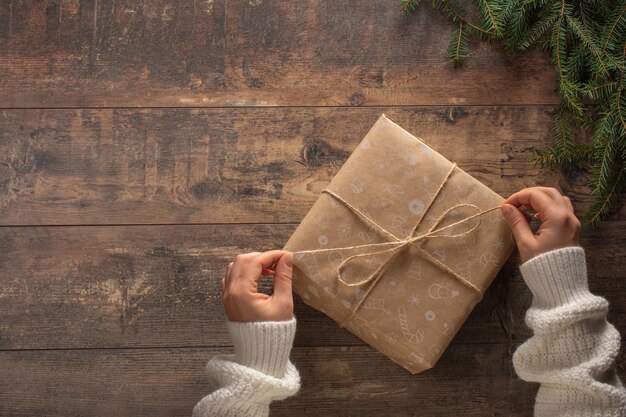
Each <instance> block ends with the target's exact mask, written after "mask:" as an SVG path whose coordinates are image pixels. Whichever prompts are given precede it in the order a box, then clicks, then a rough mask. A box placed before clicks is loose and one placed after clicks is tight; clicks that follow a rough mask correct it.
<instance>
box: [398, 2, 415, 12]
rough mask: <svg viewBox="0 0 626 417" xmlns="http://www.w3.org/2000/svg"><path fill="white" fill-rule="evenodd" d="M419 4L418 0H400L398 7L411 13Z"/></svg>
mask: <svg viewBox="0 0 626 417" xmlns="http://www.w3.org/2000/svg"><path fill="white" fill-rule="evenodd" d="M419 4H420V0H400V7H401V8H402V10H403V11H404V13H413V12H414V11H415V9H417V6H419Z"/></svg>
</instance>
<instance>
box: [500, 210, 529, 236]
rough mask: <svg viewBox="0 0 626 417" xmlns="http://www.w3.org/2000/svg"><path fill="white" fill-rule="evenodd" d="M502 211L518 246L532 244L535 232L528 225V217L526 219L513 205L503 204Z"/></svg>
mask: <svg viewBox="0 0 626 417" xmlns="http://www.w3.org/2000/svg"><path fill="white" fill-rule="evenodd" d="M500 211H501V212H502V216H504V219H505V220H506V222H507V223H508V225H509V227H510V228H511V231H512V232H513V236H515V241H516V242H517V244H518V246H519V244H520V242H530V241H531V240H532V239H534V235H533V232H532V230H531V229H530V225H529V224H528V221H527V220H526V217H524V215H523V214H522V212H521V211H519V209H518V208H517V207H515V206H513V205H511V204H502V207H500Z"/></svg>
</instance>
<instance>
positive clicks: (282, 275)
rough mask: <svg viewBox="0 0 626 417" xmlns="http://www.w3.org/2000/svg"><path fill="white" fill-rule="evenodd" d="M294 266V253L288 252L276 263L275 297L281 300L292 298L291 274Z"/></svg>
mask: <svg viewBox="0 0 626 417" xmlns="http://www.w3.org/2000/svg"><path fill="white" fill-rule="evenodd" d="M292 268H293V253H291V252H287V253H286V254H285V255H283V256H282V257H281V258H280V260H279V261H278V263H277V264H276V271H275V273H274V295H273V296H274V297H276V298H278V299H280V300H281V301H290V300H292V297H293V295H292V293H291V276H292V275H291V274H292Z"/></svg>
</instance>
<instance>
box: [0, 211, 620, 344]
mask: <svg viewBox="0 0 626 417" xmlns="http://www.w3.org/2000/svg"><path fill="white" fill-rule="evenodd" d="M295 227H296V225H295V224H293V225H253V224H246V225H205V226H196V225H187V226H183V225H177V226H133V227H121V226H119V227H118V226H106V227H28V228H14V227H3V228H0V349H69V348H121V347H189V346H228V345H229V344H230V340H229V338H228V334H227V331H226V327H225V322H224V315H223V309H222V305H221V298H220V288H219V280H220V279H221V278H222V276H223V273H224V268H225V266H226V265H227V263H228V262H230V261H231V260H232V259H233V258H234V256H235V255H236V254H238V253H242V252H251V251H256V250H259V251H262V250H270V249H277V248H281V247H282V245H283V244H284V243H285V242H286V241H287V239H288V238H289V236H290V235H291V233H292V232H293V230H295ZM625 236H626V222H624V221H620V222H617V221H614V222H611V223H609V224H606V225H605V226H603V227H602V228H601V229H599V230H598V231H596V232H594V233H589V234H587V235H585V240H584V242H583V243H584V245H585V246H586V247H587V250H588V254H589V269H590V271H591V275H590V276H591V278H590V282H591V288H592V289H593V290H594V291H595V292H597V293H598V294H600V295H605V296H606V297H607V298H608V300H609V301H610V302H611V312H610V317H609V318H610V320H611V321H612V322H614V323H615V325H616V326H617V328H618V329H620V330H621V331H622V333H623V334H624V333H625V332H626V303H625V302H624V300H626V284H625V283H624V280H623V279H621V278H623V277H624V276H623V261H622V257H621V254H622V249H623V248H624V246H625V245H626V238H625ZM518 263H519V259H518V257H517V255H515V256H513V257H511V259H509V262H508V263H507V264H506V265H505V267H504V268H503V269H502V271H501V272H500V274H499V276H498V277H497V278H496V280H495V283H494V284H493V286H492V287H491V288H490V289H489V291H488V292H487V294H486V296H485V299H484V300H483V301H482V302H481V303H480V304H479V305H478V307H477V308H476V309H475V310H474V312H473V313H472V315H471V316H470V318H469V319H468V321H467V322H466V323H465V324H464V325H463V327H462V328H461V330H460V331H459V333H458V334H457V336H456V338H455V339H454V341H453V343H466V344H467V343H474V344H482V343H503V342H517V341H522V340H523V339H525V338H527V337H528V336H530V332H529V330H528V329H527V328H526V326H525V325H524V322H523V317H524V312H525V310H526V309H527V308H528V307H529V305H530V293H529V291H528V290H527V288H526V286H525V284H524V283H523V281H522V278H521V276H520V274H519V271H518V268H517V264H518ZM262 288H263V290H264V291H268V290H269V288H270V284H269V283H264V284H263V285H262ZM295 314H296V316H297V317H298V321H299V325H298V333H297V336H296V341H295V344H296V345H297V346H340V345H363V344H364V342H362V341H361V340H360V339H358V338H356V337H355V336H353V335H351V334H350V333H349V332H348V331H347V330H345V329H341V328H339V326H338V325H337V324H336V323H335V322H334V321H332V320H331V319H329V318H327V317H326V316H324V315H323V314H322V313H320V312H317V311H315V310H313V309H311V308H310V307H308V306H306V305H304V304H302V303H301V302H300V300H297V303H296V312H295Z"/></svg>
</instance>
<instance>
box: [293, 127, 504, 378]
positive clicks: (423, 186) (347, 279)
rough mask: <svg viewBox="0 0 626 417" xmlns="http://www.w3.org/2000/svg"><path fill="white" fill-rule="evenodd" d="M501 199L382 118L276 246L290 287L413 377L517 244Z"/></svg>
mask: <svg viewBox="0 0 626 417" xmlns="http://www.w3.org/2000/svg"><path fill="white" fill-rule="evenodd" d="M503 201H504V200H503V198H502V197H500V196H499V195H498V194H496V193H495V192H493V191H492V190H490V189H489V188H488V187H486V186H485V185H483V184H482V183H480V182H479V181H478V180H476V179H475V178H473V177H471V176H470V175H468V174H467V173H465V172H464V171H463V170H461V169H460V168H458V167H457V166H456V164H455V163H452V162H450V161H448V160H447V159H446V158H444V157H443V156H442V155H440V154H439V153H437V152H436V151H434V150H433V149H432V148H431V147H430V146H428V145H427V144H426V143H425V142H424V141H423V140H421V139H419V138H417V137H415V136H413V135H411V134H410V133H408V132H407V131H405V130H404V129H402V128H401V127H400V126H398V125H397V124H396V123H394V122H393V121H392V120H391V119H389V118H387V117H386V116H385V115H382V116H381V117H380V118H379V119H378V121H377V122H376V123H375V124H374V126H373V127H372V128H371V130H370V131H369V132H368V133H367V135H366V136H365V138H363V140H362V141H361V143H360V144H359V145H358V146H357V148H356V149H355V150H354V152H353V153H352V154H351V156H350V157H349V158H348V160H347V161H346V162H345V163H344V165H343V166H342V167H341V168H340V170H339V171H338V172H337V174H336V176H335V177H334V178H333V179H332V180H331V181H330V183H329V185H328V186H327V187H326V189H324V190H323V191H322V194H321V195H320V197H319V198H318V200H317V201H316V202H315V203H314V205H313V207H312V208H311V210H310V211H309V212H308V213H307V215H306V216H305V217H304V219H303V220H302V222H301V223H300V225H299V226H298V227H297V229H296V230H295V232H294V233H293V235H292V236H291V237H290V239H289V241H288V242H287V243H286V245H285V246H284V249H285V250H289V251H292V252H294V254H295V256H294V268H293V288H294V291H295V292H296V293H297V294H298V295H299V296H300V297H301V298H302V300H303V301H304V302H305V303H306V304H308V305H310V306H311V307H313V308H315V309H317V310H320V311H322V312H323V313H325V314H326V315H328V316H329V317H331V318H332V319H334V320H335V321H337V322H338V323H339V324H340V325H341V326H343V327H345V328H346V329H348V330H349V331H351V332H352V333H354V334H355V335H357V336H358V337H360V338H361V339H363V340H364V341H365V342H367V343H368V344H370V345H371V346H372V347H374V348H376V349H377V350H379V351H380V352H381V353H383V354H384V355H386V356H387V357H389V358H390V359H392V360H393V361H395V362H397V363H398V364H400V365H401V366H403V367H404V368H406V369H407V370H409V371H410V372H411V373H413V374H415V373H418V372H422V371H424V370H427V369H430V368H432V367H433V366H434V365H435V363H436V362H437V360H438V359H439V358H440V356H441V354H442V353H443V351H444V349H445V348H446V347H447V346H448V344H449V343H450V341H451V340H452V338H453V337H454V335H455V334H456V333H457V331H458V330H459V328H460V326H461V325H462V324H463V322H464V321H465V320H466V319H467V317H468V316H469V314H470V312H471V311H472V310H473V308H474V307H475V306H476V304H477V303H478V302H479V301H480V300H481V298H482V296H483V294H484V292H485V291H486V289H487V288H488V287H489V285H490V283H491V282H492V280H493V278H494V277H495V276H496V274H497V273H498V271H499V270H500V268H501V267H502V265H503V264H504V263H505V261H506V260H507V258H508V257H509V255H510V254H511V252H512V250H513V248H514V240H513V237H512V235H511V233H510V230H509V228H508V226H507V224H506V223H505V221H504V219H503V218H502V216H501V214H500V211H499V206H500V205H501V204H502V202H503Z"/></svg>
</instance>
